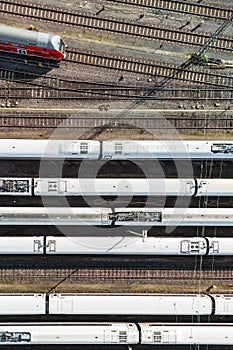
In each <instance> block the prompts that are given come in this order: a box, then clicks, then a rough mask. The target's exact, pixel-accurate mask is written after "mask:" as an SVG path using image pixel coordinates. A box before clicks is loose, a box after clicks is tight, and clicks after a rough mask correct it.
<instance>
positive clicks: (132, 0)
mask: <svg viewBox="0 0 233 350" xmlns="http://www.w3.org/2000/svg"><path fill="white" fill-rule="evenodd" d="M106 1H109V2H114V3H120V4H125V5H132V6H139V7H141V8H151V9H153V10H156V11H157V10H166V11H170V12H171V11H173V12H179V13H184V14H187V15H196V16H203V17H206V18H216V19H226V18H228V17H230V16H231V15H232V13H233V12H232V10H231V9H227V8H225V9H223V8H219V7H216V6H210V5H204V4H202V3H198V4H195V3H193V2H187V1H177V0H176V1H174V0H157V1H156V2H155V1H154V0H114V1H112V0H106Z"/></svg>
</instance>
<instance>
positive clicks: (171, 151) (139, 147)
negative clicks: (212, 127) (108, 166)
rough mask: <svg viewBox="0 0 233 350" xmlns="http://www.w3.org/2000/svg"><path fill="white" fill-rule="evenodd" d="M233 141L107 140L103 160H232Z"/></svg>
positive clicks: (103, 149) (104, 144)
mask: <svg viewBox="0 0 233 350" xmlns="http://www.w3.org/2000/svg"><path fill="white" fill-rule="evenodd" d="M232 157H233V141H186V140H179V141H169V140H160V141H136V140H107V141H103V143H102V158H103V159H156V158H157V159H188V158H191V159H232Z"/></svg>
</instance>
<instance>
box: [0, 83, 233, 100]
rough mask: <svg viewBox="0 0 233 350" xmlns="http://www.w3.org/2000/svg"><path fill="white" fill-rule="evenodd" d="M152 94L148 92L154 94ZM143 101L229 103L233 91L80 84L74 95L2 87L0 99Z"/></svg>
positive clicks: (49, 90) (65, 92)
mask: <svg viewBox="0 0 233 350" xmlns="http://www.w3.org/2000/svg"><path fill="white" fill-rule="evenodd" d="M153 91H154V93H152V94H151V92H153ZM129 98H131V99H146V100H157V101H158V100H165V101H169V100H170V101H174V100H175V101H193V100H195V101H196V102H197V101H199V102H203V101H204V102H206V100H207V99H208V100H209V101H225V100H226V101H232V100H233V91H232V90H231V89H226V90H224V89H212V90H211V89H182V90H181V89H179V88H174V89H161V90H157V91H156V89H155V88H154V87H151V86H141V87H140V86H138V87H136V86H123V85H119V86H117V85H116V86H114V85H112V86H111V85H107V84H103V85H101V84H91V83H88V82H86V83H85V82H84V83H80V88H79V89H77V90H76V91H73V92H72V91H59V90H57V91H56V90H51V89H46V88H40V87H24V86H18V87H16V86H15V84H14V86H9V87H1V89H0V99H4V100H12V99H14V100H17V101H18V100H28V99H32V100H34V99H44V100H57V99H59V100H61V99H66V100H67V99H70V100H72V99H74V100H77V99H79V100H81V99H87V100H88V99H96V100H107V101H109V99H111V100H123V99H127V100H128V99H129Z"/></svg>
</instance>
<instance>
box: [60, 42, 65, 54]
mask: <svg viewBox="0 0 233 350" xmlns="http://www.w3.org/2000/svg"><path fill="white" fill-rule="evenodd" d="M65 49H66V44H65V43H64V41H63V40H62V39H61V41H60V47H59V51H60V52H61V53H63V54H64V53H65Z"/></svg>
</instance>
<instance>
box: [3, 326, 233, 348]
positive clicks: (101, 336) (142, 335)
mask: <svg viewBox="0 0 233 350" xmlns="http://www.w3.org/2000/svg"><path fill="white" fill-rule="evenodd" d="M16 344H17V345H36V344H38V345H41V344H47V345H48V344H57V345H59V344H95V345H97V344H103V345H104V344H106V345H107V344H111V345H114V344H115V345H124V344H129V345H133V344H148V345H154V346H155V345H158V346H159V345H163V344H165V345H168V344H174V345H176V344H180V345H182V344H196V345H201V344H203V345H233V324H232V323H219V324H218V323H202V324H200V323H190V324H187V323H186V324H182V323H163V324H161V323H106V322H105V323H77V322H73V323H64V322H62V323H1V324H0V346H1V345H2V346H5V345H16ZM153 349H154V347H153ZM156 349H157V347H156Z"/></svg>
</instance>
